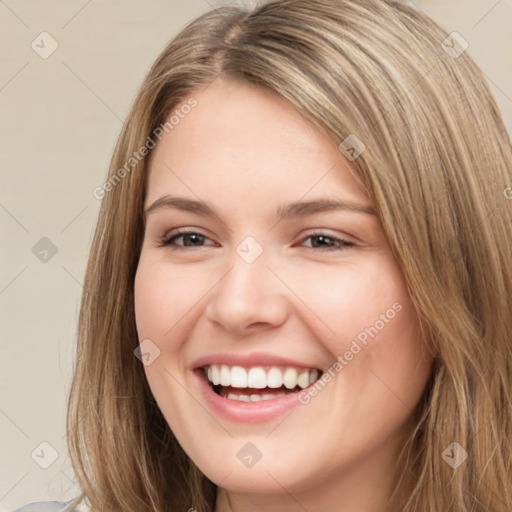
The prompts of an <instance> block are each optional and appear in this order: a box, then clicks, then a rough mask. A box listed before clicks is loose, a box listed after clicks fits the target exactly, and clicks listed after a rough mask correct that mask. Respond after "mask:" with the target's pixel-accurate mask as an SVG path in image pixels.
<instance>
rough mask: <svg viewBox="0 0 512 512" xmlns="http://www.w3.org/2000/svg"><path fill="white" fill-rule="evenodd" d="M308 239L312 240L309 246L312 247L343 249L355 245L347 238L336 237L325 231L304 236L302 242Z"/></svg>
mask: <svg viewBox="0 0 512 512" xmlns="http://www.w3.org/2000/svg"><path fill="white" fill-rule="evenodd" d="M306 240H311V243H310V245H309V247H310V248H312V249H324V250H343V249H346V248H348V247H354V246H355V244H354V243H352V242H348V241H347V240H342V239H341V238H336V237H333V236H330V235H327V234H325V233H312V234H311V235H308V236H307V237H306V238H304V239H303V240H302V242H303V243H304V241H306ZM306 247H308V246H306Z"/></svg>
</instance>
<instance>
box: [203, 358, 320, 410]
mask: <svg viewBox="0 0 512 512" xmlns="http://www.w3.org/2000/svg"><path fill="white" fill-rule="evenodd" d="M201 370H202V371H203V374H204V377H205V379H206V380H207V382H208V383H209V384H210V386H211V387H212V389H213V391H214V392H215V393H217V395H219V396H221V397H223V398H226V399H228V400H238V401H241V402H259V401H261V400H272V399H274V398H279V397H281V396H286V395H291V394H293V393H298V392H300V391H302V390H303V389H305V388H307V387H308V386H311V385H312V384H314V383H315V382H316V381H317V380H318V379H319V378H320V377H321V376H322V370H319V369H317V368H294V367H287V366H286V367H285V366H267V367H264V366H256V367H251V368H244V367H242V366H228V365H224V364H212V365H209V366H204V367H202V368H201Z"/></svg>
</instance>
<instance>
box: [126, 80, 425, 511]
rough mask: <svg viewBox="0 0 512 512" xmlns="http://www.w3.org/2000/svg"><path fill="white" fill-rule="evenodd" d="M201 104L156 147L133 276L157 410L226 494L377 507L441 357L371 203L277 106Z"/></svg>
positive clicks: (243, 92) (303, 126)
mask: <svg viewBox="0 0 512 512" xmlns="http://www.w3.org/2000/svg"><path fill="white" fill-rule="evenodd" d="M192 96H193V97H194V98H195V100H196V101H197V106H196V107H195V108H194V109H192V110H191V111H190V113H189V114H188V115H186V116H183V118H182V119H181V118H180V121H179V123H178V124H175V125H174V128H173V129H172V130H170V131H169V133H167V134H165V135H164V137H163V139H162V141H161V142H160V143H159V145H158V146H157V147H156V148H155V149H154V150H153V154H152V160H151V166H150V173H149V181H148V189H147V194H146V202H145V208H146V210H147V212H146V229H145V235H144V241H143V247H142V251H141V256H140V261H139V266H138V269H137V275H136V279H135V310H136V321H137V329H138V334H139V339H140V341H141V342H143V343H144V345H143V348H144V347H145V348H146V350H147V351H148V352H149V354H150V355H149V356H147V358H148V359H147V363H146V365H145V367H144V368H145V371H146V375H147V378H148V381H149V384H150V387H151V390H152V392H153V394H154V397H155V399H156V401H157V403H158V405H159V407H160V409H161V411H162V413H163V415H164V416H165V418H166V420H167V422H168V423H169V425H170V427H171V429H172V430H173V432H174V434H175V435H176V437H177V439H178V441H179V442H180V444H181V445H182V447H183V448H184V450H185V451H186V452H187V453H188V455H189V456H190V457H191V458H192V460H193V461H194V462H195V463H196V464H197V465H198V466H199V468H200V469H201V470H202V471H203V472H204V474H206V476H207V477H208V478H210V479H211V480H212V481H213V482H215V483H217V484H218V485H220V486H221V487H222V488H223V489H224V490H223V491H222V492H228V491H229V492H231V493H233V495H259V496H265V495H273V496H274V498H273V499H277V497H278V496H280V495H285V494H287V493H292V494H294V496H296V497H299V496H300V497H301V500H303V501H302V503H307V502H308V500H310V499H313V498H312V496H313V495H315V493H316V494H317V495H319V494H320V492H321V497H319V498H317V499H322V500H326V499H329V497H331V498H333V497H334V495H333V494H332V493H333V492H335V491H334V489H338V492H339V489H343V488H345V487H346V488H347V489H354V486H358V485H360V484H361V485H362V482H368V483H371V484H372V488H373V489H374V493H378V492H379V491H378V489H380V488H382V489H384V487H385V485H386V482H388V481H389V477H390V474H391V473H392V471H391V468H392V467H393V461H395V460H396V453H397V451H398V450H400V448H401V447H402V444H403V439H404V435H405V434H406V433H407V431H408V429H409V427H410V425H409V421H410V416H411V412H412V410H413V409H414V407H415V405H416V404H417V403H418V401H419V399H420V397H421V395H422V392H423V390H424V388H425V385H426V382H427V380H428V376H429V374H430V358H429V357H428V356H427V354H426V349H425V347H424V345H423V343H422V341H421V340H420V336H419V327H418V319H417V316H416V313H415V310H414V308H413V306H412V303H411V300H410V298H409V296H408V293H407V289H406V286H405V284H404V279H403V275H402V272H401V269H400V268H399V266H398V264H397V262H396V260H395V258H394V256H393V255H392V253H391V250H390V247H389V245H388V242H387V240H386V237H385V234H384V232H383V230H382V227H381V225H380V222H379V219H378V217H377V216H376V215H375V214H374V212H373V205H372V203H371V201H370V200H369V198H368V196H367V194H366V193H365V190H364V189H363V188H362V186H361V185H360V184H359V182H358V181H357V180H356V178H355V175H354V174H353V171H351V169H350V167H349V162H348V161H347V160H345V159H344V158H343V156H342V154H341V153H340V152H339V150H338V148H337V146H336V144H334V143H332V142H331V141H330V140H328V139H327V138H326V137H325V136H324V135H323V134H322V133H321V132H319V131H318V130H317V129H316V128H315V127H314V126H313V125H312V124H311V123H310V122H309V121H308V120H306V119H305V118H303V117H302V116H301V115H300V114H298V113H297V112H296V111H295V110H294V109H293V108H292V107H291V106H290V105H289V104H288V103H287V102H286V101H285V100H283V99H281V98H280V97H278V96H277V95H274V94H273V93H270V92H267V91H264V90H261V89H258V88H255V87H254V86H250V85H242V84H237V83H231V82H221V81H216V82H214V83H213V84H211V85H209V86H208V87H207V88H206V89H204V90H202V91H199V92H197V93H196V94H193V95H192ZM188 110H190V109H187V111H188ZM143 340H145V341H143ZM143 352H144V350H143ZM284 489H286V492H285V491H284ZM226 490H227V491H226ZM383 492H384V491H383ZM286 499H288V500H289V497H287V498H286ZM316 503H318V501H316ZM283 510H284V508H283Z"/></svg>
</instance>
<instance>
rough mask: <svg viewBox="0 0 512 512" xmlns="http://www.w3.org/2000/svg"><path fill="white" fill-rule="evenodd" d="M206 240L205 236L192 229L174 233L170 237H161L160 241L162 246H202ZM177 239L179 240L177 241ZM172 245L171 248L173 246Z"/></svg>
mask: <svg viewBox="0 0 512 512" xmlns="http://www.w3.org/2000/svg"><path fill="white" fill-rule="evenodd" d="M206 240H209V239H208V238H207V237H206V236H204V235H201V234H200V233H196V232H194V231H184V232H181V233H176V234H174V235H172V236H170V237H167V238H165V239H163V240H162V241H161V243H160V245H161V246H162V247H168V246H174V247H179V248H181V247H202V246H204V245H212V244H204V242H205V241H206ZM178 241H179V242H178ZM174 247H173V248H174Z"/></svg>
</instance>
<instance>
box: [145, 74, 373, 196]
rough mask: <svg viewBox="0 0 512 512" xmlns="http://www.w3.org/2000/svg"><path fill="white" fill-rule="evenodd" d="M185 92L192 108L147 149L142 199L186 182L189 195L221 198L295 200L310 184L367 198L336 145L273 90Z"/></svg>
mask: <svg viewBox="0 0 512 512" xmlns="http://www.w3.org/2000/svg"><path fill="white" fill-rule="evenodd" d="M190 97H191V98H193V99H194V100H195V101H196V102H197V104H196V106H195V107H194V108H193V109H186V111H187V112H188V113H187V114H183V113H182V114H181V116H180V117H179V122H178V123H177V124H175V125H174V126H173V128H172V129H171V130H170V131H169V132H168V133H164V135H163V138H162V141H161V142H160V143H159V144H158V145H157V147H156V149H154V150H153V151H154V152H155V154H154V155H153V158H152V161H151V168H150V177H149V189H148V201H149V200H151V198H153V199H154V198H155V196H156V195H157V194H159V193H168V192H172V191H173V189H174V187H178V188H179V189H181V190H184V189H183V187H184V186H185V188H186V186H187V185H188V187H189V189H191V190H189V192H190V191H192V192H194V191H196V192H197V194H198V195H199V192H201V193H202V194H207V195H209V196H211V195H212V194H214V195H216V196H217V197H219V196H224V197H225V198H227V199H229V198H230V197H233V195H234V194H243V195H244V194H245V195H247V194H250V193H252V194H255V193H259V194H264V195H265V197H267V199H270V198H271V197H272V196H273V195H275V193H276V192H277V193H281V194H286V195H287V198H288V199H290V200H297V199H299V198H300V197H302V196H303V195H304V194H307V193H308V191H311V190H312V189H313V188H314V189H315V192H324V193H325V192H329V193H331V194H334V195H337V193H338V192H343V193H344V196H345V198H347V199H354V200H355V199H361V198H363V197H365V196H366V194H365V193H364V190H363V189H362V187H361V186H360V185H359V183H357V181H356V179H355V178H354V174H353V172H352V171H351V169H350V168H349V167H348V163H347V161H346V160H344V159H343V157H342V156H341V154H340V152H339V150H338V147H337V145H336V144H335V143H334V142H333V141H332V140H330V139H328V138H327V137H326V136H325V135H324V134H322V133H321V132H320V130H318V129H317V127H315V125H314V124H313V123H312V122H311V121H309V120H307V119H306V118H305V117H303V116H302V115H300V114H299V113H298V112H297V111H296V110H295V109H294V108H293V106H292V105H291V104H289V103H288V102H287V101H286V100H284V99H283V98H281V97H280V96H278V95H277V94H275V93H272V92H270V91H267V90H264V89H262V88H258V87H255V86H253V85H250V84H242V83H236V82H223V81H215V82H213V83H212V84H210V85H208V86H207V87H206V88H203V90H199V91H197V92H195V93H193V94H191V95H190ZM189 99H190V98H189ZM186 101H188V100H185V102H184V103H183V104H185V103H186ZM176 110H180V106H177V107H176V108H175V109H174V111H173V112H175V111H176ZM176 120H178V117H175V118H174V121H176ZM166 189H168V190H166Z"/></svg>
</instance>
